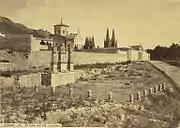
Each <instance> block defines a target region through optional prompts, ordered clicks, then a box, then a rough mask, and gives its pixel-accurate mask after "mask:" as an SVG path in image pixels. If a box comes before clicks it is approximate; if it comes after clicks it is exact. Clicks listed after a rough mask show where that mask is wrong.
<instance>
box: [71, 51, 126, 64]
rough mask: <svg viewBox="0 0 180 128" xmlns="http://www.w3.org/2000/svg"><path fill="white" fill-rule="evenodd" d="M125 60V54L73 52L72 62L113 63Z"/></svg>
mask: <svg viewBox="0 0 180 128" xmlns="http://www.w3.org/2000/svg"><path fill="white" fill-rule="evenodd" d="M126 60H127V54H126V53H125V54H116V53H93V52H73V62H74V64H91V63H102V62H104V63H113V62H122V61H126Z"/></svg>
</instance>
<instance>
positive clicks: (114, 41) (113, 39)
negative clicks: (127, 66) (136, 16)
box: [111, 29, 116, 47]
mask: <svg viewBox="0 0 180 128" xmlns="http://www.w3.org/2000/svg"><path fill="white" fill-rule="evenodd" d="M111 42H112V47H115V46H116V39H115V32H114V29H113V31H112V38H111Z"/></svg>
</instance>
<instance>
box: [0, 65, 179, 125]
mask: <svg viewBox="0 0 180 128" xmlns="http://www.w3.org/2000/svg"><path fill="white" fill-rule="evenodd" d="M76 68H77V69H79V68H80V67H76ZM81 69H83V70H84V71H85V72H84V75H82V76H81V79H80V80H79V81H77V83H75V84H73V85H69V86H71V87H73V88H74V96H73V97H70V96H68V89H69V86H62V87H60V88H59V89H58V90H57V92H56V93H55V94H54V95H43V94H39V93H37V92H35V91H34V89H28V88H20V89H16V90H14V91H13V90H12V89H10V88H6V89H5V88H4V89H2V90H1V92H2V93H1V94H2V95H1V108H2V109H1V110H2V112H1V122H11V123H12V122H24V123H61V124H62V125H63V126H107V127H109V128H121V127H122V128H175V127H177V125H178V123H179V122H180V102H179V101H180V93H179V92H178V91H177V90H176V89H175V88H174V86H171V85H169V84H172V83H171V82H170V81H169V80H168V79H167V78H166V77H165V76H164V75H163V74H162V73H161V72H159V71H158V70H156V69H155V68H153V67H152V66H151V64H149V63H144V62H138V63H124V64H113V65H112V64H101V65H98V64H96V65H84V66H81ZM162 82H163V83H166V85H167V86H166V90H164V91H161V92H158V93H153V94H152V95H148V96H147V98H143V99H142V100H141V101H135V102H134V103H130V102H128V101H129V94H135V93H136V92H137V91H142V90H143V89H148V88H149V87H153V86H154V85H155V84H156V85H157V84H159V83H162ZM88 90H92V98H91V99H88V98H87V91H88ZM108 92H112V94H113V101H108V100H107V94H108Z"/></svg>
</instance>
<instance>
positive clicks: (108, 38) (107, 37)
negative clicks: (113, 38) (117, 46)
mask: <svg viewBox="0 0 180 128" xmlns="http://www.w3.org/2000/svg"><path fill="white" fill-rule="evenodd" d="M106 41H107V42H109V41H110V36H109V29H108V28H107V33H106Z"/></svg>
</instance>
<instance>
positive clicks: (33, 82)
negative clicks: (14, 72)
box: [0, 73, 41, 87]
mask: <svg viewBox="0 0 180 128" xmlns="http://www.w3.org/2000/svg"><path fill="white" fill-rule="evenodd" d="M14 77H15V76H11V77H0V86H1V87H8V86H13V84H14V81H15V79H14ZM18 82H19V83H20V85H21V86H25V87H35V86H39V85H41V74H40V73H31V74H26V75H20V76H19V81H18Z"/></svg>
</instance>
